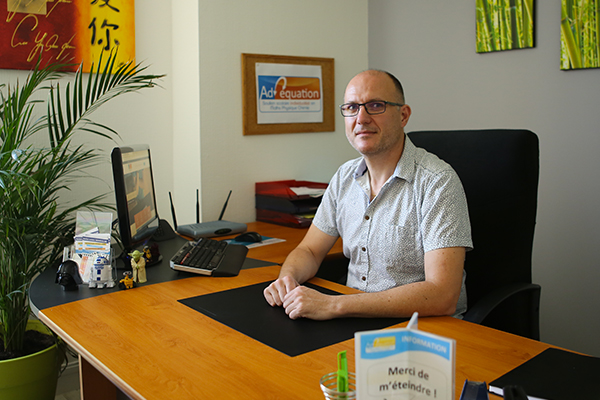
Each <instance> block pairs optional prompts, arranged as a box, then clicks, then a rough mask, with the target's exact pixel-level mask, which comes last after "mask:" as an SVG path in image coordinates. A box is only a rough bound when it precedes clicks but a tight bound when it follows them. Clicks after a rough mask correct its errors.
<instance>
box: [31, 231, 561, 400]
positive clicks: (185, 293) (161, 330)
mask: <svg viewBox="0 0 600 400" xmlns="http://www.w3.org/2000/svg"><path fill="white" fill-rule="evenodd" d="M248 228H249V230H253V231H257V232H259V233H261V234H262V235H265V236H271V237H279V238H285V239H287V240H286V242H284V243H279V244H275V245H269V246H264V247H259V248H255V249H251V250H250V252H249V253H248V256H249V257H252V258H257V259H263V260H266V261H271V262H276V263H281V262H283V260H284V259H285V256H287V253H289V251H290V250H292V249H293V248H294V247H295V246H296V245H297V243H298V242H299V241H300V240H301V239H302V237H303V236H304V234H305V232H306V230H304V229H292V228H286V227H280V226H277V225H271V224H267V223H262V222H256V223H252V224H249V227H248ZM339 251H341V242H338V243H337V244H336V247H335V248H334V249H333V250H332V252H339ZM278 273H279V267H278V266H271V267H264V268H255V269H248V270H242V271H241V272H240V275H239V276H237V277H234V278H209V277H202V276H198V277H192V278H187V279H181V280H177V281H170V282H164V283H159V284H153V285H146V286H143V287H139V288H136V289H133V290H127V291H118V292H113V293H108V294H105V295H102V296H97V297H92V298H87V299H83V300H78V301H75V302H71V303H67V304H63V305H59V306H56V307H50V308H46V309H42V310H40V312H39V318H40V319H41V320H42V321H43V322H44V323H46V324H47V325H48V326H49V327H50V328H51V329H52V330H53V331H54V332H56V333H57V334H58V335H59V336H60V337H61V338H63V339H64V340H65V341H66V342H67V343H68V344H69V345H70V346H71V347H72V348H73V349H75V350H76V351H77V352H78V353H79V354H80V369H81V379H82V394H83V396H84V398H85V399H86V400H96V399H98V400H105V399H115V398H116V397H117V387H118V388H119V390H120V391H122V392H123V393H125V394H126V395H128V396H129V397H131V398H133V399H156V400H164V399H181V400H186V399H201V398H207V399H212V398H218V399H225V398H233V399H242V398H243V399H282V398H286V399H296V398H302V399H320V398H324V397H323V395H322V393H321V390H320V388H319V378H320V377H321V376H322V375H324V374H326V373H329V372H333V371H335V370H336V368H337V364H336V354H337V353H338V352H339V351H341V350H347V352H348V360H349V367H350V370H352V371H354V370H355V366H354V340H347V341H344V342H341V343H337V344H335V345H332V346H329V347H325V348H322V349H319V350H315V351H312V352H310V353H306V354H302V355H299V356H297V357H289V356H287V355H285V354H283V353H281V352H279V351H277V350H274V349H272V348H270V347H268V346H266V345H263V344H262V343H260V342H258V341H256V340H254V339H252V338H250V337H247V336H245V335H243V334H241V333H239V332H237V331H235V330H233V329H231V328H229V327H227V326H225V325H223V324H221V323H219V322H217V321H215V320H213V319H211V318H209V317H207V316H205V315H203V314H201V313H199V312H196V311H194V310H193V309H191V308H189V307H187V306H185V305H183V304H181V303H179V302H178V300H180V299H185V298H189V297H193V296H198V295H202V294H207V293H212V292H217V291H222V290H227V289H232V288H236V287H242V286H246V285H251V284H254V283H259V282H265V281H270V280H274V279H275V278H276V277H277V275H278ZM312 282H313V283H316V284H318V285H320V286H323V287H328V288H330V289H333V290H336V291H338V292H342V293H354V292H355V291H354V290H353V289H351V288H348V287H345V286H341V285H337V284H335V283H332V282H328V281H324V280H321V279H318V278H315V279H313V280H312ZM403 325H404V324H400V325H398V326H403ZM419 328H420V329H422V330H424V331H428V332H433V333H436V334H439V335H443V336H446V337H451V338H454V339H455V340H456V341H457V356H456V399H458V398H459V395H460V390H461V388H462V384H463V382H464V380H465V379H467V378H468V379H470V380H477V381H487V382H490V381H491V380H493V379H495V378H497V377H499V376H500V375H502V374H504V373H506V372H508V371H509V370H511V369H512V368H514V367H515V366H517V365H518V364H520V363H522V362H523V361H525V360H527V359H529V358H531V357H533V356H534V355H536V354H538V353H540V352H541V351H542V350H544V349H546V348H548V347H550V346H549V345H547V344H544V343H540V342H536V341H532V340H529V339H526V338H522V337H519V336H514V335H510V334H507V333H504V332H500V331H496V330H493V329H489V328H486V327H482V326H479V325H474V324H471V323H468V322H464V321H460V320H456V319H454V318H450V317H441V318H422V319H420V320H419ZM491 397H492V398H496V397H495V396H493V395H492V396H491Z"/></svg>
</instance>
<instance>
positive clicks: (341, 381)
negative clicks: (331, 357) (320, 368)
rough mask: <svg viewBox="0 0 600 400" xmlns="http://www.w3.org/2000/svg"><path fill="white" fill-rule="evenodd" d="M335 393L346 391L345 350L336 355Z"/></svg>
mask: <svg viewBox="0 0 600 400" xmlns="http://www.w3.org/2000/svg"><path fill="white" fill-rule="evenodd" d="M337 391H338V392H340V393H345V392H347V391H348V360H347V359H346V350H343V351H340V352H339V353H338V370H337Z"/></svg>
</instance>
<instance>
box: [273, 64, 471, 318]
mask: <svg viewBox="0 0 600 400" xmlns="http://www.w3.org/2000/svg"><path fill="white" fill-rule="evenodd" d="M344 102H345V104H343V105H342V106H340V108H341V112H342V114H343V116H344V117H345V123H346V136H347V138H348V140H349V141H350V144H352V146H353V147H354V148H355V149H356V150H357V151H358V152H359V153H360V154H361V155H362V157H361V158H358V159H355V160H351V161H348V162H346V163H345V164H344V165H342V166H341V167H340V168H339V169H338V171H337V173H336V174H335V176H334V177H333V178H332V180H331V182H330V184H329V187H328V188H327V190H326V192H325V194H324V196H323V200H322V202H321V205H320V207H319V209H318V211H317V213H316V215H315V218H314V220H313V223H312V225H311V227H310V228H309V230H308V232H307V234H306V236H305V237H304V239H303V240H302V242H301V243H300V244H299V245H298V247H296V248H295V249H294V250H293V251H292V252H291V253H290V254H289V256H288V257H287V259H286V260H285V262H284V263H283V266H282V267H281V271H280V274H279V278H278V279H277V280H276V281H275V282H273V283H272V284H271V285H269V286H268V287H267V288H266V289H265V291H264V296H265V298H266V300H267V302H268V303H269V304H270V305H271V306H283V307H284V308H285V311H286V313H287V314H288V315H289V317H290V318H292V319H296V318H301V317H303V318H310V319H316V320H325V319H331V318H340V317H410V316H411V315H412V313H413V312H415V311H418V312H419V315H421V316H429V315H453V316H455V317H461V316H462V314H463V313H464V312H465V311H466V307H467V297H466V290H465V272H464V259H465V251H466V250H467V249H470V248H471V247H472V241H471V228H470V223H469V216H468V211H467V203H466V198H465V194H464V190H463V188H462V184H461V183H460V180H459V178H458V175H457V174H456V172H455V171H454V170H453V169H452V167H450V166H449V165H448V164H447V163H445V162H443V161H441V160H440V159H439V158H437V157H436V156H435V155H433V154H431V153H427V152H426V151H425V150H423V149H420V148H417V147H415V145H414V144H413V143H412V142H411V141H410V139H409V138H408V137H406V136H405V133H404V127H405V126H406V124H407V122H408V119H409V117H410V115H411V109H410V107H409V106H408V105H406V104H405V103H404V91H403V89H402V85H401V84H400V82H399V81H398V80H397V79H396V78H395V77H394V76H393V75H391V74H390V73H387V72H384V71H374V70H369V71H364V72H362V73H360V74H358V75H356V76H355V77H354V78H353V79H352V80H351V81H350V83H349V84H348V86H347V87H346V92H345V95H344ZM339 236H341V237H342V238H343V245H344V255H345V256H346V257H348V258H349V259H350V265H349V267H348V281H347V285H348V286H350V287H353V288H356V289H360V290H362V291H363V292H365V293H360V294H353V295H345V296H328V295H324V294H322V293H320V292H317V291H316V290H312V289H310V288H307V287H305V286H301V284H302V283H304V282H306V281H307V280H309V279H310V278H312V277H313V276H315V274H316V273H317V270H318V269H319V265H320V264H321V262H322V261H323V259H324V257H325V256H326V255H327V253H328V251H329V250H330V249H331V247H332V246H333V245H334V243H335V242H336V240H337V239H338V237H339Z"/></svg>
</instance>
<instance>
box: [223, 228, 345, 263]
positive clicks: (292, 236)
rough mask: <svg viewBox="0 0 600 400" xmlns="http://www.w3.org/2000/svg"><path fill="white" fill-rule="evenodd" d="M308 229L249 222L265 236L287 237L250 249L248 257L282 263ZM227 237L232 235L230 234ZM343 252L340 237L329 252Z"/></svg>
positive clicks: (254, 229)
mask: <svg viewBox="0 0 600 400" xmlns="http://www.w3.org/2000/svg"><path fill="white" fill-rule="evenodd" d="M307 230H308V229H305V228H304V229H296V228H288V227H285V226H281V225H274V224H269V223H267V222H259V221H258V222H251V223H249V224H248V231H255V232H258V233H260V234H261V235H263V236H268V237H272V238H279V239H285V242H282V243H275V244H270V245H268V246H262V247H255V248H252V249H250V250H249V251H248V257H250V258H255V259H257V260H264V261H270V262H274V263H277V264H282V263H283V262H284V261H285V258H286V257H287V255H288V254H289V253H290V251H292V250H293V249H294V248H295V247H296V246H297V245H298V244H299V243H300V242H301V241H302V239H303V238H304V235H306V231H307ZM225 238H230V237H229V236H228V237H225ZM341 252H342V240H341V239H338V241H337V242H336V243H335V245H334V246H333V248H332V249H331V251H330V252H329V253H330V254H334V253H341Z"/></svg>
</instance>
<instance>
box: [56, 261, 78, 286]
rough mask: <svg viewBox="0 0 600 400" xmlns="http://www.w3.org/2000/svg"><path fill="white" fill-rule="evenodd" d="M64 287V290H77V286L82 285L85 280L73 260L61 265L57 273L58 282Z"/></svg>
mask: <svg viewBox="0 0 600 400" xmlns="http://www.w3.org/2000/svg"><path fill="white" fill-rule="evenodd" d="M55 283H58V284H59V285H60V286H62V288H63V290H76V289H77V285H81V284H82V283H83V280H82V279H81V275H79V265H77V263H76V262H75V261H73V260H67V261H65V262H63V263H62V264H60V267H58V271H56V280H55Z"/></svg>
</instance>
